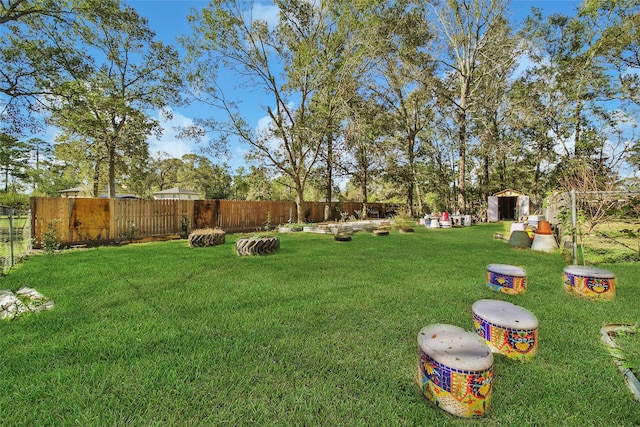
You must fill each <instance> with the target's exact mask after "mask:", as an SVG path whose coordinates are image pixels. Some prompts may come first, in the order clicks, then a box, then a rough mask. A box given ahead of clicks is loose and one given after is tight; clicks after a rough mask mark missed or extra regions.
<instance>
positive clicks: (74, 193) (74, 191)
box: [58, 187, 138, 199]
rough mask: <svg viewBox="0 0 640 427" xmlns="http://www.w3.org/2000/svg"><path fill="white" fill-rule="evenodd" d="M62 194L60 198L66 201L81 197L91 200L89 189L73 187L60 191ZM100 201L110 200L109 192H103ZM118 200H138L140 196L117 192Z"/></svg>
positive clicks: (99, 196)
mask: <svg viewBox="0 0 640 427" xmlns="http://www.w3.org/2000/svg"><path fill="white" fill-rule="evenodd" d="M58 193H60V197H64V198H65V199H76V198H80V197H85V198H90V197H93V196H91V191H90V190H89V189H88V188H87V187H72V188H67V189H64V190H60V191H58ZM98 198H99V199H108V198H109V192H108V191H106V190H103V192H102V193H100V194H99V195H98ZM116 199H138V196H136V195H135V194H131V193H120V192H116Z"/></svg>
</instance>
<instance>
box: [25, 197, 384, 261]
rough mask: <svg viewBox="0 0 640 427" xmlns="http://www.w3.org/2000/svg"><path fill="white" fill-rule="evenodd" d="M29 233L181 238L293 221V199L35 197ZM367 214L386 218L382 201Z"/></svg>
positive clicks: (316, 214) (308, 209) (345, 205)
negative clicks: (195, 232) (196, 232)
mask: <svg viewBox="0 0 640 427" xmlns="http://www.w3.org/2000/svg"><path fill="white" fill-rule="evenodd" d="M30 203H31V233H32V236H31V237H32V239H33V246H34V247H36V248H38V247H41V245H42V239H43V236H46V237H45V238H51V237H50V236H51V235H54V236H56V237H57V239H58V240H59V241H60V242H61V243H62V244H64V245H76V244H89V243H93V244H105V243H111V242H118V241H125V240H141V239H149V240H153V239H166V238H178V237H180V236H182V237H185V236H186V235H187V234H188V233H190V232H191V230H194V229H198V228H216V227H218V228H222V229H223V230H225V231H226V232H229V233H234V232H242V231H261V230H264V227H265V224H266V223H267V221H269V222H270V224H271V226H272V227H275V226H278V225H279V224H285V223H287V222H296V219H297V218H296V205H295V203H294V202H286V201H279V202H271V201H237V200H141V199H96V198H45V197H33V198H31V200H30ZM367 207H368V208H369V211H370V215H371V214H373V215H374V216H376V217H378V216H379V217H384V216H385V213H386V210H385V204H383V203H368V204H367ZM362 209H363V204H362V203H356V202H341V203H334V204H333V212H331V213H330V215H329V217H330V218H333V219H340V218H341V213H342V214H343V215H349V216H351V215H353V216H360V217H361V216H362V215H361V213H362ZM324 211H325V203H320V202H306V203H305V204H304V212H305V221H306V222H314V223H317V222H322V221H323V220H324Z"/></svg>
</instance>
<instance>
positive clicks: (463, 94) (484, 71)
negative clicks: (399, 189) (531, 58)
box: [428, 0, 508, 213]
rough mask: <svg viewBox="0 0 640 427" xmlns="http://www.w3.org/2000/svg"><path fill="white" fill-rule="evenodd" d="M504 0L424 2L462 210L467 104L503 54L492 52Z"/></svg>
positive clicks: (501, 28)
mask: <svg viewBox="0 0 640 427" xmlns="http://www.w3.org/2000/svg"><path fill="white" fill-rule="evenodd" d="M507 3H508V1H507V0H490V1H485V0H447V1H446V2H443V4H441V5H440V4H432V3H428V4H429V6H430V7H431V10H432V12H433V16H434V19H432V20H431V22H432V24H433V25H434V29H433V31H434V34H436V35H437V37H438V38H437V39H436V44H437V46H438V48H439V49H440V51H439V52H438V53H436V54H435V55H437V61H438V63H439V65H440V66H441V70H442V71H441V72H442V82H443V85H442V90H441V91H440V95H441V97H442V98H441V99H442V100H444V101H447V102H448V103H450V104H451V105H452V106H453V108H454V123H453V125H454V129H455V134H456V140H457V149H458V153H457V154H458V159H457V162H458V165H457V166H458V210H459V211H460V212H462V213H465V212H466V205H467V194H466V183H467V173H468V170H467V156H468V149H469V139H470V129H469V125H470V123H471V120H472V108H473V105H474V103H475V102H476V95H477V94H478V85H479V83H480V81H481V79H482V78H483V77H485V76H487V78H490V77H488V76H491V75H492V74H494V70H495V68H496V66H499V65H501V63H500V61H501V60H503V58H504V56H503V55H500V56H498V57H496V56H495V55H494V52H493V50H494V49H495V48H496V46H499V45H500V43H501V42H502V41H504V35H505V33H504V27H505V26H506V15H505V14H506V7H507Z"/></svg>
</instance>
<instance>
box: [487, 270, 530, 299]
mask: <svg viewBox="0 0 640 427" xmlns="http://www.w3.org/2000/svg"><path fill="white" fill-rule="evenodd" d="M487 286H488V287H489V289H492V290H494V291H497V292H504V293H505V294H521V293H523V292H524V291H526V290H527V272H526V271H525V270H524V269H522V268H520V267H515V266H513V265H507V264H489V265H487Z"/></svg>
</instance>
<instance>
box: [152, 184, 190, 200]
mask: <svg viewBox="0 0 640 427" xmlns="http://www.w3.org/2000/svg"><path fill="white" fill-rule="evenodd" d="M153 197H155V198H156V199H158V200H167V199H168V200H202V195H201V194H199V193H196V192H195V191H191V190H185V189H184V188H180V187H173V188H169V189H168V190H162V191H157V192H155V193H153Z"/></svg>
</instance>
